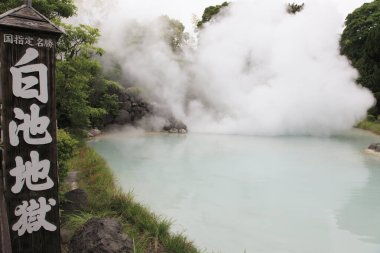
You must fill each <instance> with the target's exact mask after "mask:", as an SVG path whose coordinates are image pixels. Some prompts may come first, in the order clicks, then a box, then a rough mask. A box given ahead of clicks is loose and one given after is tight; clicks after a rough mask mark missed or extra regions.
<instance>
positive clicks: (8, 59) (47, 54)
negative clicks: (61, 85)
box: [0, 17, 60, 253]
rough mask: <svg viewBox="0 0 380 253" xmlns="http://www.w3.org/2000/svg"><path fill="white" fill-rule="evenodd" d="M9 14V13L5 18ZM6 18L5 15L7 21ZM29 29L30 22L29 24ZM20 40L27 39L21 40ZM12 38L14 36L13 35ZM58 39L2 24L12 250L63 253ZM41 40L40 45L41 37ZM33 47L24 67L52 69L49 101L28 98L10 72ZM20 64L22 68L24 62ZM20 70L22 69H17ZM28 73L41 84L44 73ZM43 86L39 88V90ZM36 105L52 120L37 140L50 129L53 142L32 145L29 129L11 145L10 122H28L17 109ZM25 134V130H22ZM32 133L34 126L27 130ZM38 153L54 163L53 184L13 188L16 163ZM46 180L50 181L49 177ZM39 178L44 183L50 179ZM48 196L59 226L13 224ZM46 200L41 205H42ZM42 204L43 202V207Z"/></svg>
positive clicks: (25, 110) (50, 214)
mask: <svg viewBox="0 0 380 253" xmlns="http://www.w3.org/2000/svg"><path fill="white" fill-rule="evenodd" d="M6 18H8V17H6ZM6 18H5V19H6ZM24 27H25V24H24ZM16 36H18V38H24V40H23V42H22V43H21V42H17V41H16V40H15V38H16ZM27 37H29V38H32V41H33V42H34V43H32V44H31V45H27V44H26V43H25V41H26V39H25V38H27ZM9 38H12V39H9ZM57 39H58V37H57V36H56V35H55V34H52V33H41V32H39V31H30V32H25V31H24V30H17V29H16V30H10V28H8V27H6V28H4V27H0V61H1V70H0V76H1V83H2V85H1V90H2V92H1V93H2V102H3V110H2V119H3V129H2V130H3V141H4V143H3V144H4V156H3V157H4V175H3V176H4V178H5V191H4V192H5V199H6V205H7V207H8V221H9V226H10V228H11V229H10V241H11V244H12V252H13V253H60V233H59V231H60V220H59V201H58V171H57V169H58V168H57V150H56V111H55V103H56V101H55V45H56V42H57ZM39 40H41V41H42V44H41V45H40V46H39V45H38V43H37V41H39ZM46 41H52V42H53V44H47V43H45V42H46ZM28 49H33V50H32V51H33V52H34V53H33V54H32V55H35V56H36V58H34V59H33V60H32V61H30V62H29V61H26V62H23V63H22V64H20V65H21V66H24V65H25V64H26V65H28V66H29V65H30V66H31V65H36V64H43V65H45V66H46V67H47V73H46V75H47V79H48V82H47V83H48V100H47V101H41V100H40V99H38V98H37V97H32V98H25V97H20V96H18V97H17V96H16V95H15V92H14V89H13V88H12V83H13V75H12V73H11V72H10V69H11V68H12V67H17V66H16V64H17V63H18V62H19V61H20V59H22V58H23V57H24V56H25V55H26V54H27V50H28ZM19 67H20V66H19ZM17 68H18V67H17ZM23 75H27V76H34V77H35V78H36V79H38V80H39V81H40V82H41V79H40V78H41V75H43V73H41V72H36V71H35V72H30V73H29V72H27V73H24V74H23ZM38 85H41V84H40V83H38ZM38 85H37V86H36V87H34V88H37V89H38ZM32 105H36V106H38V108H39V114H38V117H42V116H43V117H48V118H49V124H48V126H47V128H46V129H45V130H46V131H45V132H44V133H40V134H36V135H35V136H34V138H42V137H43V136H45V135H46V133H49V134H50V135H51V137H52V141H51V142H49V143H43V144H41V145H35V144H31V143H30V142H28V141H27V139H25V136H24V135H23V134H24V133H23V132H21V133H20V134H18V139H19V144H17V145H14V144H12V143H11V141H10V140H11V134H10V127H9V125H10V123H11V122H16V124H17V125H20V124H22V123H25V120H24V121H23V120H18V119H16V114H15V111H14V108H19V109H20V110H21V111H22V112H23V113H26V114H29V115H31V108H32ZM23 131H24V132H25V130H23ZM27 131H29V130H27ZM33 151H35V152H38V154H39V159H38V160H39V161H44V160H47V161H50V167H49V171H48V176H47V178H50V179H51V180H52V181H53V182H54V185H53V186H51V187H50V188H47V189H43V190H32V189H30V188H29V187H27V186H26V185H25V184H24V185H23V187H22V189H20V191H15V190H12V187H14V186H15V185H16V184H17V180H16V176H12V175H11V172H10V171H11V170H13V169H14V168H15V167H17V165H16V157H20V158H22V159H23V163H26V162H27V161H31V160H32V158H31V154H32V152H33ZM33 166H34V165H33ZM44 180H47V179H44ZM44 180H42V181H40V180H39V181H38V182H39V183H42V184H43V183H44V182H45V181H44ZM40 198H44V199H45V200H46V201H47V202H48V201H49V200H55V201H56V203H55V205H53V204H52V205H51V206H50V207H51V210H49V211H47V212H46V213H45V214H46V217H44V219H45V221H47V222H48V223H50V224H52V225H54V226H55V227H56V229H55V230H54V229H53V230H49V229H46V227H40V228H39V229H38V230H36V231H34V230H33V231H23V232H22V233H21V235H20V234H19V233H20V229H14V228H12V227H13V226H14V225H15V224H17V223H18V222H19V221H20V215H17V214H16V213H15V211H16V210H17V209H19V210H20V207H21V206H22V205H23V204H27V205H28V206H31V205H32V202H30V201H31V200H35V201H38V200H39V199H40ZM40 204H41V203H39V205H40ZM41 206H42V205H41Z"/></svg>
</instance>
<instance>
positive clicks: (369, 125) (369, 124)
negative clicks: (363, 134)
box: [356, 120, 380, 134]
mask: <svg viewBox="0 0 380 253" xmlns="http://www.w3.org/2000/svg"><path fill="white" fill-rule="evenodd" d="M356 127H357V128H360V129H364V130H368V131H371V132H373V133H375V134H380V121H369V120H363V121H362V122H360V123H359V124H358V125H357V126H356Z"/></svg>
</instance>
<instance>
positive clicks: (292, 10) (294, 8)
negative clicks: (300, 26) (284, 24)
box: [286, 3, 305, 14]
mask: <svg viewBox="0 0 380 253" xmlns="http://www.w3.org/2000/svg"><path fill="white" fill-rule="evenodd" d="M304 7H305V4H304V3H303V4H296V3H291V4H288V6H287V8H286V11H287V12H288V13H289V14H296V13H297V12H300V11H302V10H303V8H304Z"/></svg>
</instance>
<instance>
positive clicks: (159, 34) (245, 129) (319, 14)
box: [99, 0, 374, 135]
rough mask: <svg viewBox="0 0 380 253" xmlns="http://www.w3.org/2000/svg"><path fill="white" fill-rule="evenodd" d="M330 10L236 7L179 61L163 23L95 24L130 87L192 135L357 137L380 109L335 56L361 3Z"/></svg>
mask: <svg viewBox="0 0 380 253" xmlns="http://www.w3.org/2000/svg"><path fill="white" fill-rule="evenodd" d="M127 2H128V1H127ZM129 2H130V1H129ZM148 2H151V1H148ZM162 2H165V1H162ZM180 2H181V1H180ZM334 2H335V1H327V0H326V1H322V0H319V1H316V0H310V1H305V9H304V10H303V11H302V12H300V13H298V14H297V15H289V14H288V13H286V8H285V3H286V2H285V1H284V2H280V1H278V0H251V1H236V2H233V3H232V4H231V6H230V7H229V8H228V9H227V10H226V11H224V12H223V13H222V15H223V17H221V18H220V19H218V20H217V22H214V23H213V24H212V25H208V26H206V27H205V29H203V30H202V31H201V32H200V34H199V41H198V43H199V45H198V47H197V48H196V49H188V50H185V51H184V53H183V54H182V55H181V56H178V55H176V54H174V53H173V52H172V50H171V48H170V47H169V46H168V45H167V43H166V41H165V38H164V36H163V31H165V29H166V27H167V24H166V23H165V22H161V21H158V19H153V18H152V17H149V15H146V16H144V15H142V17H143V18H142V19H141V18H140V19H138V17H136V18H135V19H133V20H132V19H130V18H128V17H127V16H128V12H126V10H127V9H128V8H126V9H124V10H123V9H122V8H120V6H119V7H118V8H116V9H115V8H111V9H110V11H111V12H104V13H105V14H104V16H103V17H106V18H102V21H101V22H100V23H99V25H100V28H101V30H102V34H103V37H102V40H101V46H102V47H104V48H105V50H106V51H107V52H108V53H109V54H111V55H113V57H115V59H116V60H117V61H118V62H119V63H120V64H121V66H122V69H123V72H124V74H125V76H126V78H127V79H128V80H130V81H131V82H132V84H133V85H137V86H140V87H143V88H144V90H145V93H146V94H147V95H148V96H149V99H150V101H151V102H152V103H154V104H155V105H156V106H157V107H158V108H160V109H161V110H162V111H169V112H170V113H172V114H173V115H174V116H175V117H176V118H178V119H180V120H183V121H184V122H185V123H186V124H187V125H188V127H189V129H190V131H193V132H208V133H225V134H254V135H286V134H312V135H321V134H332V133H336V132H338V131H341V130H345V129H349V128H351V127H352V126H353V125H354V124H355V123H357V122H358V121H359V120H361V119H363V118H364V117H365V115H366V111H367V109H368V108H369V107H370V106H371V105H373V103H374V98H373V96H372V94H371V93H370V92H369V91H368V90H366V89H363V88H361V87H359V86H357V85H356V84H355V79H356V78H357V72H356V70H354V69H353V68H352V67H351V66H350V65H349V62H348V61H347V59H346V58H345V57H342V56H340V54H339V36H340V35H339V34H340V33H341V31H342V26H343V21H344V17H345V15H346V14H347V13H345V12H347V11H352V8H353V7H358V6H360V4H361V3H362V1H348V2H349V3H347V4H346V5H345V6H339V4H334ZM336 2H338V1H336ZM125 3H126V2H124V4H125ZM354 3H357V5H356V6H355V5H354ZM115 6H117V4H116V5H115ZM204 7H207V5H206V6H204ZM204 7H203V8H204ZM143 9H144V8H143ZM107 13H108V14H107ZM109 13H112V15H111V14H109ZM161 14H167V13H161ZM169 14H170V13H169ZM136 38H138V40H136ZM136 41H138V43H136Z"/></svg>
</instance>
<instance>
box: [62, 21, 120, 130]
mask: <svg viewBox="0 0 380 253" xmlns="http://www.w3.org/2000/svg"><path fill="white" fill-rule="evenodd" d="M61 25H62V26H63V27H64V28H65V30H66V34H65V35H64V36H63V37H62V39H61V40H60V42H59V44H58V53H59V54H58V56H59V57H58V58H59V61H58V62H57V118H58V125H59V127H64V128H65V127H69V128H88V127H102V126H103V122H104V119H105V117H106V116H107V115H109V116H111V117H116V116H117V114H118V111H119V109H120V108H119V101H118V99H119V97H118V94H120V93H121V92H122V90H123V88H122V87H121V85H120V84H118V83H116V82H114V81H110V80H108V79H107V78H106V77H105V76H104V74H103V69H102V67H101V64H100V62H99V61H98V60H97V59H96V58H95V57H94V56H96V55H101V54H102V53H103V49H101V48H99V47H96V46H95V45H96V43H97V41H98V39H99V37H100V32H99V30H98V29H96V28H92V27H89V26H85V25H79V26H72V25H65V24H61Z"/></svg>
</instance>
